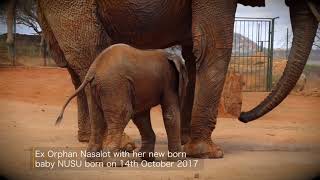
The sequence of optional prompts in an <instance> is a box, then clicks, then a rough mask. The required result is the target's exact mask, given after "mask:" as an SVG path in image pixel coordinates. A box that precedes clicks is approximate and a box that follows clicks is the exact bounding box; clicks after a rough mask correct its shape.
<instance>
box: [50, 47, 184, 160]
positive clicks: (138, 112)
mask: <svg viewBox="0 0 320 180" xmlns="http://www.w3.org/2000/svg"><path fill="white" fill-rule="evenodd" d="M87 84H90V88H91V97H90V101H89V102H90V103H89V104H90V109H89V110H90V118H91V122H92V129H91V137H90V140H89V145H88V151H91V152H97V151H100V150H101V149H103V150H104V151H113V152H114V151H119V150H120V143H121V136H122V133H123V131H124V129H125V127H126V125H127V123H128V122H129V120H130V119H132V120H133V122H134V124H135V125H136V126H137V127H138V129H139V132H140V134H141V139H142V146H141V149H140V151H141V152H146V154H148V153H149V152H153V151H154V145H155V134H154V132H153V130H152V127H151V123H150V109H151V108H152V107H154V106H156V105H158V104H160V105H161V107H162V111H163V119H164V124H165V128H166V132H167V135H168V149H169V151H171V152H177V151H181V141H180V106H181V105H182V99H183V96H184V95H185V91H186V84H187V72H186V68H185V66H184V62H183V60H182V59H181V58H180V57H179V56H176V55H172V54H170V53H167V52H165V51H163V50H138V49H135V48H133V47H130V46H128V45H125V44H117V45H113V46H110V47H109V48H107V49H105V50H104V51H103V52H102V53H101V54H100V55H99V56H98V57H97V58H96V59H95V61H94V62H93V63H92V65H91V67H90V68H89V70H88V72H87V75H86V77H85V79H84V81H83V83H82V84H81V85H80V87H79V88H78V89H77V90H76V91H75V93H74V94H73V95H72V96H71V97H69V99H68V100H67V102H66V103H65V104H64V106H63V109H62V111H61V113H60V115H59V117H58V119H57V121H56V123H57V124H58V123H59V122H60V121H61V119H62V117H63V112H64V110H65V108H66V106H67V105H68V103H69V102H70V101H71V99H72V98H74V97H75V96H76V95H77V94H78V93H79V92H80V91H81V90H83V89H84V88H85V87H86V85H87ZM101 112H102V113H101ZM101 115H103V117H100V116H101ZM105 135H106V137H105ZM104 137H105V138H104ZM144 159H147V160H153V158H151V157H148V156H146V157H144Z"/></svg>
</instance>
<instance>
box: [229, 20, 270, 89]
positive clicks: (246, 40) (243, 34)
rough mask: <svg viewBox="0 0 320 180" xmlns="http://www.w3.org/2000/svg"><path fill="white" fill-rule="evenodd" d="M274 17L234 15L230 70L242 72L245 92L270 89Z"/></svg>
mask: <svg viewBox="0 0 320 180" xmlns="http://www.w3.org/2000/svg"><path fill="white" fill-rule="evenodd" d="M274 20H275V19H274V18H258V19H257V18H236V20H235V24H234V37H233V49H232V57H231V62H230V65H229V71H232V72H236V73H239V74H241V75H242V79H243V81H244V87H243V90H244V91H270V90H271V86H272V60H273V36H274Z"/></svg>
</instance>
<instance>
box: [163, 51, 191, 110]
mask: <svg viewBox="0 0 320 180" xmlns="http://www.w3.org/2000/svg"><path fill="white" fill-rule="evenodd" d="M167 57H168V60H169V61H171V62H173V64H174V65H175V67H176V69H177V71H178V73H179V87H178V91H179V92H178V93H179V103H180V106H181V107H182V105H183V103H184V102H183V100H184V97H185V96H186V91H187V84H188V74H187V69H186V66H185V63H184V60H183V59H182V58H181V57H180V56H178V55H175V54H171V53H167Z"/></svg>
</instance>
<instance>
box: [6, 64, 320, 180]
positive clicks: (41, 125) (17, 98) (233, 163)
mask: <svg viewBox="0 0 320 180" xmlns="http://www.w3.org/2000/svg"><path fill="white" fill-rule="evenodd" d="M71 92H73V86H72V84H71V79H70V77H69V75H68V73H67V72H66V70H64V69H59V68H0V106H1V108H0V147H1V151H0V159H1V162H0V175H3V176H6V177H8V178H9V179H88V178H90V179H144V180H145V179H154V180H155V179H161V180H168V179H183V180H190V179H205V180H206V179H311V178H312V177H314V176H316V175H320V131H319V129H320V113H319V107H320V98H319V97H303V96H293V95H290V96H289V97H288V98H287V99H286V100H285V101H284V102H283V103H282V104H281V105H280V106H279V107H278V108H277V109H275V110H274V111H272V113H270V114H268V115H267V116H265V117H263V118H261V119H260V120H258V121H255V122H252V123H249V124H243V123H241V122H239V121H238V120H236V119H227V118H220V119H218V124H217V128H216V130H215V131H214V133H213V135H212V138H213V139H214V141H215V142H216V143H217V144H219V145H220V146H222V148H223V149H224V151H225V157H224V158H223V159H217V160H209V159H208V160H205V161H204V167H203V168H201V169H196V170H192V169H191V170H187V171H182V170H172V171H170V170H155V169H133V170H132V169H130V168H112V169H107V170H106V169H102V170H101V169H100V170H52V171H49V170H37V169H31V166H30V154H31V148H32V147H66V146H68V147H85V146H86V143H79V142H78V141H77V139H76V132H77V124H76V121H77V111H76V106H75V102H73V103H72V106H71V107H69V108H68V109H67V111H66V114H65V118H64V122H63V124H62V126H60V127H55V126H53V123H54V121H55V118H56V116H57V115H58V112H59V111H60V108H61V105H62V104H63V102H64V100H65V99H66V97H67V96H68V95H70V94H71ZM264 96H265V93H245V94H244V105H243V109H245V110H246V109H249V108H250V107H252V106H254V105H255V104H257V103H258V102H259V101H260V100H261V99H262V98H263V97H264ZM160 112H161V110H160V109H159V107H156V108H154V109H153V110H152V123H153V127H154V130H155V132H156V134H157V146H156V150H163V148H164V147H165V145H166V135H165V131H164V127H163V123H162V120H161V114H160ZM126 132H127V133H128V134H129V135H130V136H131V137H132V138H133V139H134V140H135V141H136V142H137V143H138V145H139V142H140V141H139V138H140V137H139V133H138V131H137V129H136V128H135V126H134V125H133V124H129V125H128V127H127V129H126Z"/></svg>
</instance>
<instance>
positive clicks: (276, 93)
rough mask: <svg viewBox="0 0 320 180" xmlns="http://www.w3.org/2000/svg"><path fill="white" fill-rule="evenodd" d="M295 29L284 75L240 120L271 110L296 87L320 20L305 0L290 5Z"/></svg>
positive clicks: (249, 119)
mask: <svg viewBox="0 0 320 180" xmlns="http://www.w3.org/2000/svg"><path fill="white" fill-rule="evenodd" d="M290 18H291V24H292V30H293V42H292V48H291V51H290V54H289V59H288V62H287V65H286V68H285V70H284V72H283V75H282V77H281V78H280V80H279V82H278V83H277V84H276V86H275V88H274V89H273V90H272V92H271V93H270V94H269V95H268V96H267V97H266V98H265V99H264V100H263V101H262V102H261V103H260V104H259V105H258V106H256V107H255V108H254V109H252V110H250V111H248V112H242V113H241V114H240V117H239V120H240V121H242V122H244V123H247V122H250V121H252V120H255V119H257V118H259V117H261V116H263V115H264V114H266V113H268V112H269V111H271V110H272V109H273V108H275V107H276V106H277V105H279V104H280V103H281V102H282V101H283V100H284V99H285V98H286V97H287V95H288V94H289V93H290V91H291V90H292V89H293V88H294V86H295V85H296V83H297V81H298V80H299V77H300V75H301V73H302V71H303V69H304V66H305V64H306V62H307V59H308V57H309V54H310V51H311V48H312V44H313V41H314V37H315V35H316V32H317V27H318V21H317V20H316V18H315V17H314V15H313V14H312V13H311V11H310V10H309V8H308V6H307V4H306V3H305V1H295V3H293V4H291V5H290Z"/></svg>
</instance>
